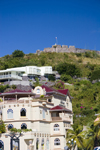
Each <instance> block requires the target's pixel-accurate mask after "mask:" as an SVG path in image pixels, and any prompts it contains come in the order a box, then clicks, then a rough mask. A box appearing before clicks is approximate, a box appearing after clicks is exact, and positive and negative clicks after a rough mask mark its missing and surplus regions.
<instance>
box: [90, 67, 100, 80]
mask: <svg viewBox="0 0 100 150" xmlns="http://www.w3.org/2000/svg"><path fill="white" fill-rule="evenodd" d="M99 79H100V70H96V71H93V72H92V74H91V78H90V80H91V81H93V80H99Z"/></svg>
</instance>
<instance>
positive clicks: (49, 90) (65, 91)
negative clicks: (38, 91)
mask: <svg viewBox="0 0 100 150" xmlns="http://www.w3.org/2000/svg"><path fill="white" fill-rule="evenodd" d="M41 87H42V89H43V88H45V90H46V92H58V93H61V94H64V95H66V94H67V92H68V89H63V90H56V89H53V88H51V87H48V86H46V85H42V86H41Z"/></svg>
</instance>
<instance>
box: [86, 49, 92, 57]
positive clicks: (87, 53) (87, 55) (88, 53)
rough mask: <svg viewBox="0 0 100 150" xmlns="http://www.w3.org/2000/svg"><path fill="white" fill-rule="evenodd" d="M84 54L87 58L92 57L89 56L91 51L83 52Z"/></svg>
mask: <svg viewBox="0 0 100 150" xmlns="http://www.w3.org/2000/svg"><path fill="white" fill-rule="evenodd" d="M84 56H85V57H89V58H91V57H92V56H91V52H89V51H87V52H85V54H84Z"/></svg>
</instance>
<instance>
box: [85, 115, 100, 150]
mask: <svg viewBox="0 0 100 150" xmlns="http://www.w3.org/2000/svg"><path fill="white" fill-rule="evenodd" d="M83 137H84V139H85V145H86V148H87V149H89V150H93V149H94V147H96V146H99V144H100V118H99V119H97V120H95V121H94V122H92V123H91V124H89V126H87V129H86V130H85V131H83Z"/></svg>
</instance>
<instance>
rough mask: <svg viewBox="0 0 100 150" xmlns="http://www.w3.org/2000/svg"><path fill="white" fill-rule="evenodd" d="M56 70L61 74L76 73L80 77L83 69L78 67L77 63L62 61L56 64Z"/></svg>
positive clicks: (71, 74)
mask: <svg viewBox="0 0 100 150" xmlns="http://www.w3.org/2000/svg"><path fill="white" fill-rule="evenodd" d="M56 70H57V71H58V73H59V74H66V75H70V76H71V77H73V76H74V75H76V76H78V77H79V76H81V69H80V68H78V67H77V66H76V65H75V64H69V63H60V64H58V65H57V66H56Z"/></svg>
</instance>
